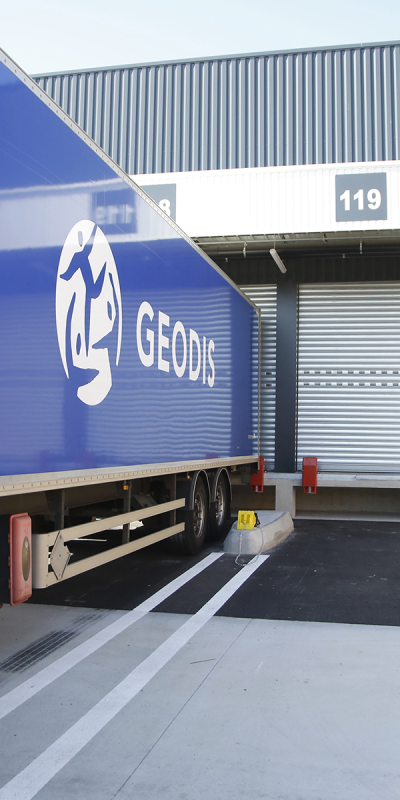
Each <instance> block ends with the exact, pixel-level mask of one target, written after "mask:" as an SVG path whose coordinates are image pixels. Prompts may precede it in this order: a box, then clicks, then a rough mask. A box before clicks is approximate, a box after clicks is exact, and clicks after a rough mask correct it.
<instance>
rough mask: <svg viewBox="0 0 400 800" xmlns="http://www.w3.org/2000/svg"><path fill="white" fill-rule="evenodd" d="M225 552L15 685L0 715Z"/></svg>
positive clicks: (1, 702) (0, 702)
mask: <svg viewBox="0 0 400 800" xmlns="http://www.w3.org/2000/svg"><path fill="white" fill-rule="evenodd" d="M222 555H223V554H222V553H210V555H208V556H206V557H205V558H203V559H202V561H199V563H198V564H195V566H194V567H191V568H190V569H188V570H186V572H184V573H183V574H182V575H179V577H178V578H175V580H173V581H171V582H170V583H168V584H167V586H164V588H163V589H160V590H159V591H158V592H156V593H155V594H153V595H152V596H151V597H149V598H148V600H145V601H144V602H143V603H141V604H140V605H139V606H137V608H134V609H133V610H132V611H128V613H127V614H124V616H123V617H120V619H118V620H116V621H115V622H112V623H111V624H110V625H107V627H106V628H103V630H101V631H99V632H98V633H96V634H95V635H94V636H91V637H90V639H87V640H86V641H85V642H83V643H82V644H80V645H78V646H77V647H75V648H74V649H73V650H71V651H70V652H69V653H66V654H65V656H61V658H58V659H57V660H56V661H53V663H52V664H49V666H48V667H44V669H42V670H40V672H38V673H36V675H34V676H33V677H32V678H28V679H27V680H26V681H24V682H23V683H21V684H20V685H19V686H16V688H15V689H12V690H11V691H10V692H8V693H7V694H5V695H3V697H0V719H2V718H3V717H6V716H7V714H10V712H11V711H14V710H15V709H16V708H18V706H21V705H22V703H25V702H26V700H29V698H30V697H33V696H34V695H35V694H37V693H38V692H40V691H41V690H42V689H44V688H45V687H46V686H48V685H49V683H52V682H53V681H55V680H56V679H57V678H60V677H61V675H64V674H65V673H66V672H68V670H70V669H72V667H75V666H76V665H77V664H79V662H80V661H83V659H84V658H87V657H88V656H90V655H91V654H92V653H94V652H95V651H96V650H98V649H99V648H100V647H103V645H104V644H106V643H107V642H109V641H110V640H111V639H114V637H115V636H118V634H120V633H122V632H123V631H125V630H126V629H127V628H129V626H130V625H133V624H134V623H135V622H137V621H138V620H139V619H141V618H142V617H144V616H145V614H148V613H149V611H153V609H154V608H156V607H157V606H158V605H159V604H160V603H162V602H163V600H166V599H167V598H168V597H170V595H171V594H173V593H174V592H176V591H177V590H178V589H180V588H181V586H184V585H185V583H188V581H191V580H192V578H195V577H196V575H199V574H200V573H201V572H202V571H203V570H204V569H206V567H208V566H210V564H213V563H214V561H217V559H218V558H221V556H222Z"/></svg>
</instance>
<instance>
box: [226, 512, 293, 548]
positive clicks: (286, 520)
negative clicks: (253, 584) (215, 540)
mask: <svg viewBox="0 0 400 800" xmlns="http://www.w3.org/2000/svg"><path fill="white" fill-rule="evenodd" d="M257 515H258V518H259V520H260V525H259V526H257V527H256V528H253V530H252V531H246V530H238V528H237V521H236V522H235V523H234V524H233V525H232V527H231V529H230V531H229V533H228V535H227V537H226V539H225V541H224V553H232V554H233V555H237V554H239V553H240V554H243V555H256V554H257V553H264V552H265V551H266V550H271V548H272V547H275V545H277V544H279V543H280V542H282V541H283V540H284V539H286V537H287V536H289V534H290V533H291V532H292V530H293V527H294V526H293V520H292V517H291V516H290V514H289V512H288V511H257Z"/></svg>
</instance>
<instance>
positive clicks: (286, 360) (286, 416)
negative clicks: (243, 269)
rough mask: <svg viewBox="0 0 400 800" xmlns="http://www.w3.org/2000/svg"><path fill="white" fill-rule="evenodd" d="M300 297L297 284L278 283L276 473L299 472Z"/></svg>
mask: <svg viewBox="0 0 400 800" xmlns="http://www.w3.org/2000/svg"><path fill="white" fill-rule="evenodd" d="M297 294H298V292H297V283H290V282H289V281H286V280H285V281H282V282H278V286H277V319H276V416H275V472H295V471H296V422H297V316H298V299H297ZM287 510H289V509H287Z"/></svg>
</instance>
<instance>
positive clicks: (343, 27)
mask: <svg viewBox="0 0 400 800" xmlns="http://www.w3.org/2000/svg"><path fill="white" fill-rule="evenodd" d="M0 20H1V25H0V47H1V48H2V49H3V50H5V51H6V53H8V55H9V56H11V58H13V59H14V61H16V62H17V64H19V66H21V67H22V68H23V69H24V70H25V71H26V72H28V73H29V74H31V75H34V74H38V73H50V72H57V71H63V70H69V69H71V70H72V69H85V68H91V67H104V66H112V65H122V64H141V63H147V62H154V61H169V60H180V59H185V58H198V57H202V56H219V55H228V54H231V55H234V54H239V53H255V52H268V51H271V50H272V51H273V50H292V49H293V50H295V49H300V48H307V47H325V46H329V45H342V44H359V43H362V42H364V43H367V42H385V41H393V40H395V41H396V40H399V39H400V2H399V0H381V2H379V3H378V2H376V0H335V2H334V3H327V2H321V0H302V2H299V0H280V3H277V2H276V0H273V1H272V0H201V2H196V3H194V2H192V3H190V2H188V0H147V2H146V0H34V2H32V0H11V2H10V0H0Z"/></svg>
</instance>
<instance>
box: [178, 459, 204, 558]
mask: <svg viewBox="0 0 400 800" xmlns="http://www.w3.org/2000/svg"><path fill="white" fill-rule="evenodd" d="M193 505H194V509H193V511H186V510H183V511H178V512H177V515H176V518H177V522H184V523H185V530H184V531H182V533H176V534H175V536H171V538H170V539H169V542H170V543H171V547H172V549H173V550H174V552H175V553H182V555H187V556H195V555H197V553H200V552H201V550H202V549H203V546H204V541H205V538H206V531H207V525H208V493H207V489H206V486H205V483H204V480H203V478H202V477H201V476H200V475H199V477H198V478H197V480H196V486H195V490H194V499H193Z"/></svg>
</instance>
